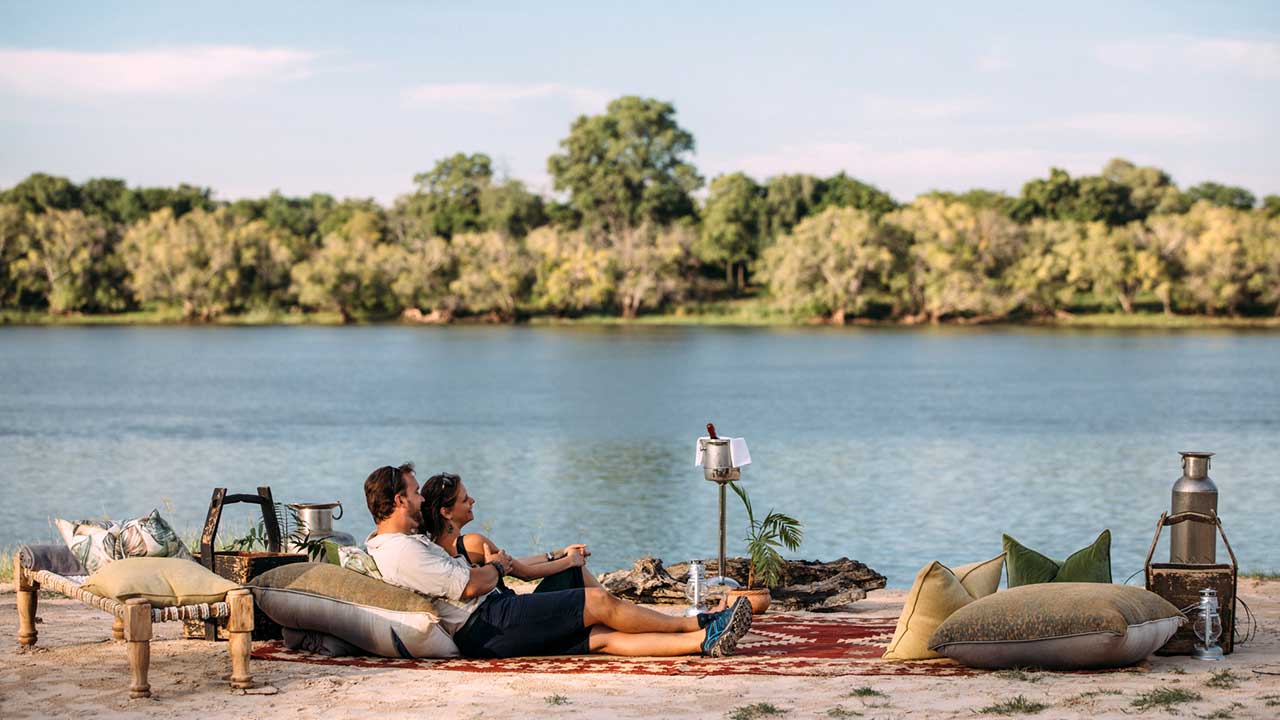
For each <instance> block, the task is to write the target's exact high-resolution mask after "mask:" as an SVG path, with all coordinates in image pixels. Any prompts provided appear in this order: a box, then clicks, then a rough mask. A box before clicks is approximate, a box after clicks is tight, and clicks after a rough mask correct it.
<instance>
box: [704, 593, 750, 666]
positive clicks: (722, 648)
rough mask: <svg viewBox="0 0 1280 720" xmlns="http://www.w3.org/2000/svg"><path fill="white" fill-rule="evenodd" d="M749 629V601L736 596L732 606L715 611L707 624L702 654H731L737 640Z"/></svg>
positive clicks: (718, 655)
mask: <svg viewBox="0 0 1280 720" xmlns="http://www.w3.org/2000/svg"><path fill="white" fill-rule="evenodd" d="M750 629H751V603H750V602H749V601H748V600H747V599H746V598H738V601H737V602H735V603H734V604H733V607H731V608H729V609H728V610H721V611H720V612H718V613H716V614H715V616H714V617H713V618H712V619H711V622H710V623H708V624H707V638H706V639H705V640H703V641H702V654H703V655H706V656H707V657H725V656H728V655H732V654H733V651H734V649H735V648H737V647H738V641H739V640H741V639H742V636H743V635H746V634H747V631H748V630H750Z"/></svg>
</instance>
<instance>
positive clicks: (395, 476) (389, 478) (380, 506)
mask: <svg viewBox="0 0 1280 720" xmlns="http://www.w3.org/2000/svg"><path fill="white" fill-rule="evenodd" d="M403 492H404V471H403V470H401V469H400V468H396V467H391V466H390V465H384V466H382V467H380V468H378V469H377V470H374V471H373V472H371V473H369V477H367V478H365V479H364V501H365V504H366V505H368V506H369V514H370V515H372V516H373V521H374V522H375V523H380V522H382V521H383V520H386V519H387V518H388V517H391V513H393V512H395V510H396V495H399V494H401V493H403Z"/></svg>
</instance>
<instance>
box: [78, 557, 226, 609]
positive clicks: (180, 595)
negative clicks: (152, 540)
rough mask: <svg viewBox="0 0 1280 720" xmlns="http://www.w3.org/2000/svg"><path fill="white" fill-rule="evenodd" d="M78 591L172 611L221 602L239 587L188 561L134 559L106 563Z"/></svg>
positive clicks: (155, 558) (151, 558)
mask: <svg viewBox="0 0 1280 720" xmlns="http://www.w3.org/2000/svg"><path fill="white" fill-rule="evenodd" d="M80 587H81V588H83V589H84V590H87V591H88V592H91V593H93V594H94V595H100V596H102V597H109V598H114V599H116V600H119V601H120V602H124V601H125V600H132V599H134V598H142V599H143V600H146V601H147V602H149V603H151V605H152V606H153V607H174V606H177V605H198V604H201V603H215V602H222V601H223V600H224V599H226V596H227V591H228V590H234V589H236V588H238V587H240V586H239V585H237V584H235V583H233V582H231V581H230V580H227V579H226V578H222V577H219V576H217V575H215V574H214V573H212V572H211V571H209V570H208V569H207V568H205V567H204V566H203V565H200V564H199V563H194V562H191V561H190V560H182V559H179V558H167V557H137V558H125V559H123V560H116V561H114V562H110V563H107V564H106V565H104V566H102V568H101V569H100V570H98V571H97V572H95V573H94V574H92V575H90V576H89V577H88V578H87V579H86V580H85V581H84V584H82V585H81V586H80Z"/></svg>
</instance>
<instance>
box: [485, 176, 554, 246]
mask: <svg viewBox="0 0 1280 720" xmlns="http://www.w3.org/2000/svg"><path fill="white" fill-rule="evenodd" d="M546 223H547V213H546V209H545V207H544V205H543V202H542V198H540V197H538V196H537V195H535V194H533V193H531V192H529V191H528V190H527V189H525V186H524V183H522V182H520V181H519V180H507V181H506V182H502V183H496V184H492V185H490V186H489V187H486V188H485V189H484V190H483V191H481V193H480V227H482V228H484V229H485V230H491V231H494V232H499V233H503V234H504V235H507V236H509V237H513V238H522V237H524V236H526V235H528V234H529V232H530V231H532V230H533V229H534V228H537V227H541V226H543V225H545V224H546Z"/></svg>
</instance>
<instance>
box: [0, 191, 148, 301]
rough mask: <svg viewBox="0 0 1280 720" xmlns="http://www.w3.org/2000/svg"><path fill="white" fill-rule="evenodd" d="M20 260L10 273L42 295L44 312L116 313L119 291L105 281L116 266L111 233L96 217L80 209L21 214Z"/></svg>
mask: <svg viewBox="0 0 1280 720" xmlns="http://www.w3.org/2000/svg"><path fill="white" fill-rule="evenodd" d="M24 225H25V233H23V235H21V236H20V238H21V239H20V243H21V256H20V257H19V258H18V259H16V260H15V262H14V264H13V268H12V270H11V272H16V273H17V274H18V275H20V276H25V278H26V282H25V284H26V285H27V287H29V288H31V289H32V290H34V291H35V292H37V293H40V294H43V295H44V297H45V299H46V301H47V302H48V307H49V312H51V313H57V314H63V313H69V312H76V311H81V310H88V311H95V310H116V309H120V308H121V307H123V305H124V299H123V298H122V297H121V296H120V293H119V288H118V287H117V286H114V285H113V284H111V283H110V282H106V281H105V279H106V278H109V277H111V276H112V275H113V274H114V273H113V271H114V270H116V269H118V267H119V259H118V258H116V257H115V256H114V252H113V248H112V243H111V240H112V238H111V234H110V232H109V230H108V228H107V226H106V224H105V223H103V221H102V220H101V219H100V218H96V217H90V216H87V215H85V214H84V213H83V212H81V211H79V210H52V209H50V210H46V211H45V212H42V213H29V214H28V215H27V216H26V221H25V223H24Z"/></svg>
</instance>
